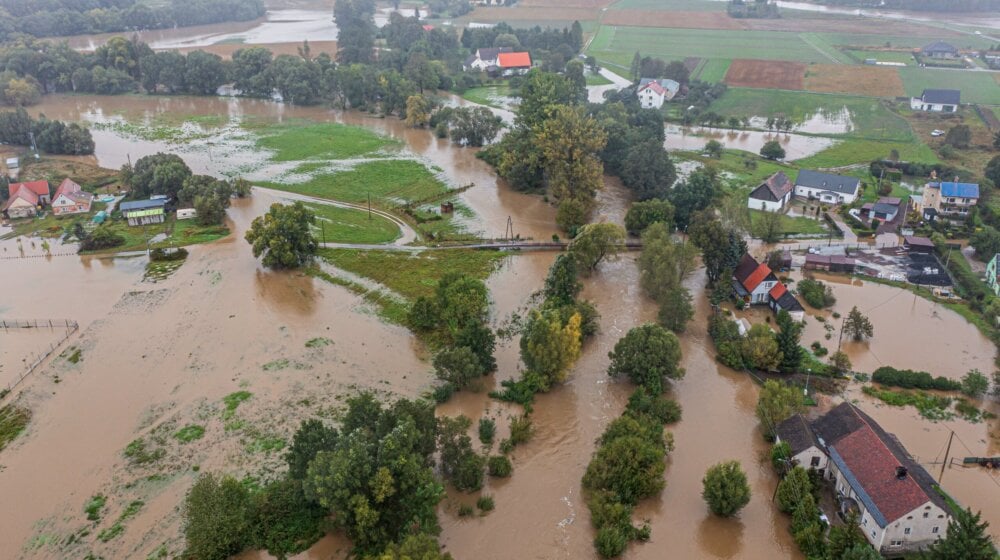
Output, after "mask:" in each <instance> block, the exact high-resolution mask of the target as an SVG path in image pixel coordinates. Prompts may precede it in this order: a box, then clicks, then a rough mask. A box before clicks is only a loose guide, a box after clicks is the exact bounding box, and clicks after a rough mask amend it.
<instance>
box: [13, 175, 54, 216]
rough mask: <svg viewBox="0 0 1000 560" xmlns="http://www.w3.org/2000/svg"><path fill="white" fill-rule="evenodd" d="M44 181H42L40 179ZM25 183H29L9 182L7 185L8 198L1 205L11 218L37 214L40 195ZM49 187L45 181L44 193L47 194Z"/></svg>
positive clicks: (40, 203) (40, 202)
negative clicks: (8, 185)
mask: <svg viewBox="0 0 1000 560" xmlns="http://www.w3.org/2000/svg"><path fill="white" fill-rule="evenodd" d="M41 182H42V183H45V182H44V181H41ZM27 185H31V183H11V184H10V187H9V191H8V192H9V193H10V198H8V199H7V203H6V204H4V205H3V211H4V212H6V213H7V216H8V217H10V218H11V219H14V218H30V217H33V216H35V215H36V214H38V208H39V207H40V206H41V205H42V200H41V197H40V196H39V194H38V192H37V191H36V189H33V188H30V187H28V186H27ZM48 192H49V187H48V183H45V193H46V196H48Z"/></svg>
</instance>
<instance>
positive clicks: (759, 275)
mask: <svg viewBox="0 0 1000 560" xmlns="http://www.w3.org/2000/svg"><path fill="white" fill-rule="evenodd" d="M769 274H771V269H770V268H769V267H768V266H767V265H766V264H764V263H760V264H759V265H758V266H757V269H756V270H754V271H753V272H752V273H750V276H747V279H746V280H744V281H743V282H742V283H743V287H744V288H746V290H747V291H748V292H752V291H754V289H755V288H756V287H757V286H758V285H759V284H760V283H761V282H762V281H763V280H764V279H765V278H767V276H768V275H769Z"/></svg>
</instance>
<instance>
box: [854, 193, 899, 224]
mask: <svg viewBox="0 0 1000 560" xmlns="http://www.w3.org/2000/svg"><path fill="white" fill-rule="evenodd" d="M901 203H902V200H900V199H898V198H895V197H888V196H883V197H881V198H879V199H878V201H877V202H867V203H865V204H864V205H862V206H861V217H862V218H864V219H866V220H871V219H875V220H879V221H881V222H883V223H885V222H891V221H893V220H895V219H896V216H898V215H899V211H900V205H901Z"/></svg>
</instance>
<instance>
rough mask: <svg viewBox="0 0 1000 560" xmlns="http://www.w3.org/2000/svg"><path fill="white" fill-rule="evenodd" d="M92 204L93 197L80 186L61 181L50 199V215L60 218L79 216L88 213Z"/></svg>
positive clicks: (71, 182) (67, 180) (68, 180)
mask: <svg viewBox="0 0 1000 560" xmlns="http://www.w3.org/2000/svg"><path fill="white" fill-rule="evenodd" d="M93 203H94V195H92V194H90V193H89V192H87V191H85V190H83V188H81V187H80V185H78V184H76V183H75V182H73V180H71V179H69V178H68V177H67V178H66V179H63V182H62V183H60V184H59V188H57V189H56V194H55V196H54V197H53V198H52V213H53V214H55V215H57V216H61V215H64V214H81V213H86V212H90V206H91V204H93Z"/></svg>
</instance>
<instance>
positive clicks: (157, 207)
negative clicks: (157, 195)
mask: <svg viewBox="0 0 1000 560" xmlns="http://www.w3.org/2000/svg"><path fill="white" fill-rule="evenodd" d="M166 204H167V201H166V200H163V199H158V200H130V201H129V202H123V203H122V204H121V206H120V208H121V211H122V216H125V218H126V219H127V220H128V225H130V226H144V225H147V224H162V223H163V221H164V220H165V219H166V215H165V211H164V207H165V206H166Z"/></svg>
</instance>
